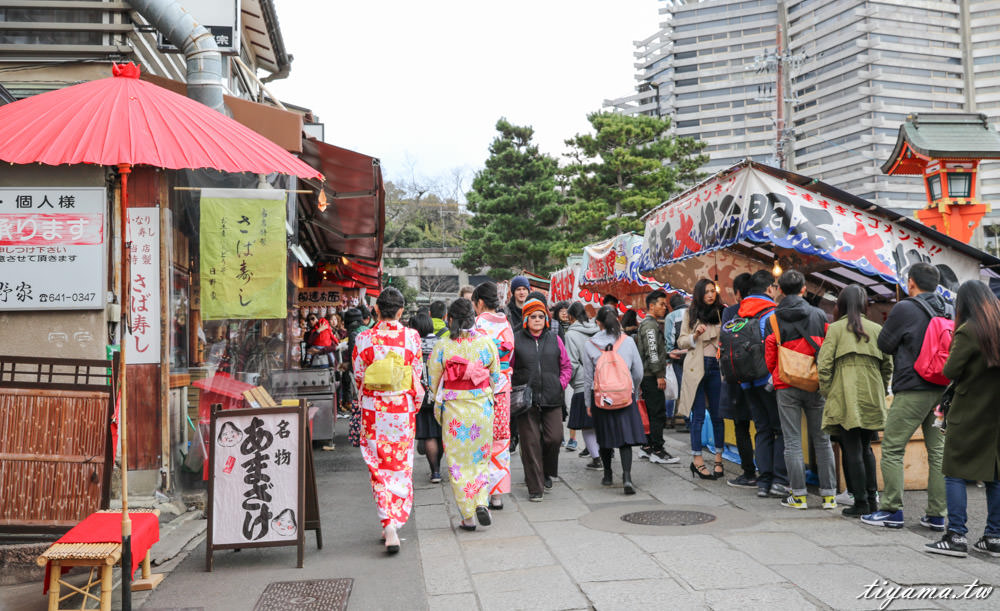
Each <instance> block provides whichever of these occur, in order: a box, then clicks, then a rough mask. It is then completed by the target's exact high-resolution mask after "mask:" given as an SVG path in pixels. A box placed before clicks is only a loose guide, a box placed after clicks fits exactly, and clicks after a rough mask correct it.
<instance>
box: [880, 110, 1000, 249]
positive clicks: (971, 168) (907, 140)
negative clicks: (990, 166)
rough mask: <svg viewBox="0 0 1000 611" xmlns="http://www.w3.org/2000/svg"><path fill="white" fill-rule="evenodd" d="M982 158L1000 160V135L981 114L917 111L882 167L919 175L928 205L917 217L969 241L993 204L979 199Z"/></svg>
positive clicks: (886, 170)
mask: <svg viewBox="0 0 1000 611" xmlns="http://www.w3.org/2000/svg"><path fill="white" fill-rule="evenodd" d="M983 159H1000V134H997V132H996V130H995V129H994V128H993V127H991V126H990V124H989V121H988V119H987V117H986V115H984V114H981V113H978V114H977V113H915V114H911V115H909V116H907V117H906V121H904V122H903V124H902V125H900V126H899V137H898V138H897V140H896V148H895V149H894V150H893V152H892V156H891V157H890V158H889V160H888V161H886V162H885V163H884V164H883V165H882V171H883V172H885V173H886V174H888V175H890V176H894V175H897V174H903V175H916V176H921V177H922V178H923V180H924V189H925V190H926V191H927V208H925V209H923V210H918V211H917V214H916V217H917V219H918V220H919V221H920V222H921V223H923V224H925V225H927V226H928V227H932V228H934V229H936V230H938V231H940V232H941V233H943V234H945V235H948V236H951V237H953V238H955V239H956V240H959V241H961V242H965V243H969V241H970V240H971V238H972V234H973V231H975V229H976V227H977V226H978V225H979V222H980V221H981V220H982V218H983V215H985V214H986V213H987V212H989V211H990V204H989V203H982V202H980V201H979V199H978V197H977V188H976V186H977V185H976V173H977V170H978V169H979V162H980V161H981V160H983Z"/></svg>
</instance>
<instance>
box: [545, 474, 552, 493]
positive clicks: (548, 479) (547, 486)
mask: <svg viewBox="0 0 1000 611" xmlns="http://www.w3.org/2000/svg"><path fill="white" fill-rule="evenodd" d="M545 489H546V490H552V478H551V477H549V476H548V475H546V476H545Z"/></svg>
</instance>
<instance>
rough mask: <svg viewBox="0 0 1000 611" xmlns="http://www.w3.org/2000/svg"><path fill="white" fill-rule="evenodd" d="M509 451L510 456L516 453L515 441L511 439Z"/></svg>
mask: <svg viewBox="0 0 1000 611" xmlns="http://www.w3.org/2000/svg"><path fill="white" fill-rule="evenodd" d="M509 451H510V453H511V454H513V453H514V452H517V439H511V440H510V450H509Z"/></svg>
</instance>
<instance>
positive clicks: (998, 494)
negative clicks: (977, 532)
mask: <svg viewBox="0 0 1000 611" xmlns="http://www.w3.org/2000/svg"><path fill="white" fill-rule="evenodd" d="M967 483H968V482H966V480H964V479H960V478H957V477H945V478H944V486H945V492H946V493H947V496H948V530H950V531H951V532H955V533H958V534H960V535H964V534H966V533H968V532H969V529H968V528H967V527H966V526H965V522H966V519H967V516H966V514H965V509H966V505H967V502H968V496H967V495H966V490H965V487H966V484H967ZM983 483H984V484H986V531H985V532H984V533H983V534H984V535H986V536H987V537H991V538H992V537H1000V482H996V481H995V482H983Z"/></svg>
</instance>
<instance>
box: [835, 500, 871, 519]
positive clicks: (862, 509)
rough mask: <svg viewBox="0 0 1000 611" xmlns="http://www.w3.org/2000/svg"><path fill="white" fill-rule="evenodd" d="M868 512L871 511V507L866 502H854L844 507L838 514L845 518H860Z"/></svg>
mask: <svg viewBox="0 0 1000 611" xmlns="http://www.w3.org/2000/svg"><path fill="white" fill-rule="evenodd" d="M868 513H872V511H871V509H870V508H869V507H868V503H855V504H854V505H852V506H850V507H844V510H843V511H841V512H840V515H842V516H844V517H845V518H860V517H861V516H863V515H865V514H868Z"/></svg>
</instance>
